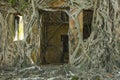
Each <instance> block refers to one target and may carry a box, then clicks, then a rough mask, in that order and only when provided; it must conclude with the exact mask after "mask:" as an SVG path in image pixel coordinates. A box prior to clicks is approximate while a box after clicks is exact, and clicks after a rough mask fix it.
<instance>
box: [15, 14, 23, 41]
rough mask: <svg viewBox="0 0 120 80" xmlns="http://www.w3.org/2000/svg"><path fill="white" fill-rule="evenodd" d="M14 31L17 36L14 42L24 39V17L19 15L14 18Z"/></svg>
mask: <svg viewBox="0 0 120 80" xmlns="http://www.w3.org/2000/svg"><path fill="white" fill-rule="evenodd" d="M14 30H15V36H14V41H19V40H23V39H24V26H23V17H22V16H21V15H19V14H17V15H15V17H14Z"/></svg>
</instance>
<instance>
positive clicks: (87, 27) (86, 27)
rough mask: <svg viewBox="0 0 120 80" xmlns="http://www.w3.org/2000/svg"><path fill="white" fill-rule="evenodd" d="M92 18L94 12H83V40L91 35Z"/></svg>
mask: <svg viewBox="0 0 120 80" xmlns="http://www.w3.org/2000/svg"><path fill="white" fill-rule="evenodd" d="M92 18H93V10H83V40H85V39H87V38H88V37H89V36H90V34H91V23H92Z"/></svg>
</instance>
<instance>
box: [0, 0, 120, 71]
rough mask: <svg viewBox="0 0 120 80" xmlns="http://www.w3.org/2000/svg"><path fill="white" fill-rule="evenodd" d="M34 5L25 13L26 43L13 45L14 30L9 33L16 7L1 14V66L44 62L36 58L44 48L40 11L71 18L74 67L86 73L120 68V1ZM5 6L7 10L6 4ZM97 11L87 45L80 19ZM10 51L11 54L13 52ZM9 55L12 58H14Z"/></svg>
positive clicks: (46, 1) (78, 0)
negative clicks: (89, 70) (9, 24)
mask: <svg viewBox="0 0 120 80" xmlns="http://www.w3.org/2000/svg"><path fill="white" fill-rule="evenodd" d="M33 2H34V3H33ZM31 3H32V5H30V6H29V7H28V8H26V9H25V10H24V11H23V12H22V13H23V17H24V23H25V32H26V33H25V36H26V37H25V40H24V41H21V42H20V41H18V42H12V36H11V34H12V33H10V30H11V29H9V28H10V27H9V26H8V22H9V21H8V19H9V17H8V16H9V15H10V14H9V13H15V10H13V9H11V8H12V7H9V8H8V7H7V8H6V9H5V10H6V11H5V12H4V11H2V12H1V13H0V19H1V20H0V28H1V29H0V30H1V31H0V33H1V34H0V41H1V43H0V45H2V46H0V53H1V55H0V63H1V66H3V65H9V66H10V65H11V66H12V65H13V64H16V62H15V63H14V61H17V60H18V61H17V63H18V64H19V63H20V66H21V64H23V63H25V62H27V61H26V60H27V58H28V61H29V62H30V63H37V62H40V61H39V59H36V57H38V56H40V54H39V53H40V52H39V51H40V48H41V46H40V43H41V42H40V37H41V26H42V24H41V17H42V16H41V15H39V14H38V10H46V11H59V10H62V11H64V12H66V13H67V14H68V15H69V17H70V27H69V36H70V38H69V40H70V41H69V48H70V64H72V65H76V66H78V67H80V68H81V69H83V70H84V69H85V70H88V69H91V68H99V69H100V68H104V69H106V70H107V71H110V70H112V69H113V68H114V67H115V68H120V65H119V64H120V63H119V60H120V57H119V56H120V50H119V48H120V45H119V44H118V43H120V42H119V41H120V39H119V37H120V33H119V30H120V29H119V25H120V23H119V22H120V18H119V17H120V6H119V5H120V1H119V0H70V1H66V0H57V1H56V0H53V1H51V0H36V1H33V0H32V2H31ZM1 5H2V6H3V5H4V4H1ZM58 7H61V8H58ZM65 7H70V10H66V9H65ZM93 8H94V16H93V22H92V33H91V35H90V37H89V38H88V39H87V40H86V42H84V41H83V36H82V35H83V31H82V30H83V27H82V24H83V23H82V21H80V20H79V19H80V17H79V16H81V14H82V13H81V12H82V10H83V9H93ZM7 10H8V11H7ZM11 11H12V12H11ZM11 19H12V18H11ZM33 28H34V29H33ZM9 47H10V48H11V50H9V49H10V48H9ZM12 47H13V48H12ZM8 51H9V52H10V53H9V52H8ZM31 53H32V54H31ZM12 54H15V55H12ZM8 55H10V57H9V56H8ZM31 55H32V58H31ZM38 58H39V57H38ZM8 61H10V62H8ZM27 63H28V62H27ZM27 63H25V64H27ZM101 64H102V65H101ZM86 66H87V67H86Z"/></svg>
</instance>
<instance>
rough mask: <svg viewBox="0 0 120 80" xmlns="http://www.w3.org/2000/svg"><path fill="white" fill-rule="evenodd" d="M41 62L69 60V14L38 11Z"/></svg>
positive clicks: (58, 62)
mask: <svg viewBox="0 0 120 80" xmlns="http://www.w3.org/2000/svg"><path fill="white" fill-rule="evenodd" d="M40 15H42V18H41V22H42V26H41V55H40V56H41V64H65V63H68V62H69V44H68V39H69V37H68V29H69V16H68V15H67V13H66V12H64V11H40Z"/></svg>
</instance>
